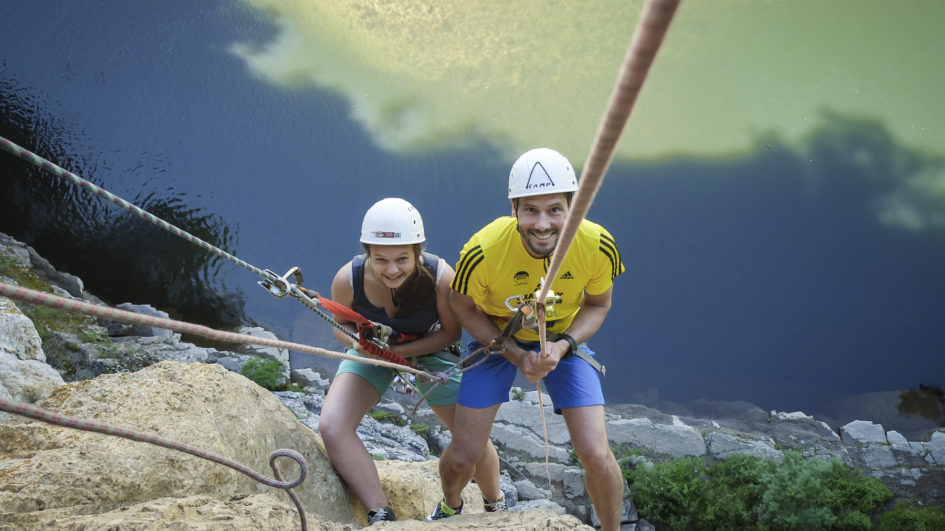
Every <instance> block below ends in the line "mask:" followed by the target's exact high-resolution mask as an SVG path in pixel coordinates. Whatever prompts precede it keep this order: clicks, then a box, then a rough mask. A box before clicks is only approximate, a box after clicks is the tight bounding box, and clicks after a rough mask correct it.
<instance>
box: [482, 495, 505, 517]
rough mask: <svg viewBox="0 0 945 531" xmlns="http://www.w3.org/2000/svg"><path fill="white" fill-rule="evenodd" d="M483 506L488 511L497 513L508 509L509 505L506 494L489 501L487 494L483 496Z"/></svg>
mask: <svg viewBox="0 0 945 531" xmlns="http://www.w3.org/2000/svg"><path fill="white" fill-rule="evenodd" d="M482 507H483V508H484V509H485V510H486V512H487V513H497V512H500V511H508V510H509V506H508V504H507V503H505V496H502V497H501V498H499V499H498V500H496V501H489V500H487V499H486V497H485V496H483V497H482Z"/></svg>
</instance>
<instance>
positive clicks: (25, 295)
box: [0, 282, 434, 378]
mask: <svg viewBox="0 0 945 531" xmlns="http://www.w3.org/2000/svg"><path fill="white" fill-rule="evenodd" d="M0 295H5V296H7V297H10V298H12V299H17V300H21V301H23V302H29V303H33V304H42V305H43V306H49V307H50V308H58V309H60V310H66V311H69V312H76V313H83V314H86V315H91V316H93V317H101V318H103V319H111V320H113V321H121V322H123V323H130V324H138V325H145V326H154V327H158V328H166V329H168V330H173V331H175V332H182V333H185V334H193V335H195V336H200V337H205V338H207V339H213V340H215V341H223V342H226V343H243V344H250V345H263V346H267V347H276V348H285V349H289V350H295V351H297V352H305V353H308V354H318V355H320V356H326V357H329V358H339V359H346V360H352V361H357V362H360V363H367V364H369V365H378V366H380V367H387V368H389V369H397V370H401V371H408V372H412V373H414V374H417V375H419V376H424V377H427V378H433V377H434V376H433V375H432V374H430V373H428V372H426V371H421V370H419V369H415V368H413V367H407V366H404V365H399V364H397V363H391V362H389V361H384V360H376V359H370V358H364V357H360V356H350V355H348V354H342V353H340V352H333V351H331V350H325V349H323V348H318V347H312V346H309V345H303V344H301V343H292V342H289V341H282V340H279V339H269V338H265V337H256V336H250V335H246V334H237V333H235V332H224V331H222V330H214V329H212V328H208V327H206V326H203V325H198V324H193V323H188V322H185V321H175V320H173V319H163V318H161V317H152V316H150V315H143V314H140V313H135V312H128V311H125V310H119V309H117V308H110V307H108V306H101V305H98V304H90V303H87V302H83V301H79V300H75V299H66V298H64V297H59V296H57V295H52V294H50V293H43V292H42V291H36V290H31V289H27V288H23V287H20V286H13V285H10V284H7V283H5V282H0Z"/></svg>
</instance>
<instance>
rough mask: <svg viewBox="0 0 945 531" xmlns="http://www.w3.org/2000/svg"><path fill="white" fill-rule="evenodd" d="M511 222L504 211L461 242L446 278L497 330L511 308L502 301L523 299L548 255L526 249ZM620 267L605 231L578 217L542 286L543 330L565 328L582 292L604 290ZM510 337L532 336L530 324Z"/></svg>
mask: <svg viewBox="0 0 945 531" xmlns="http://www.w3.org/2000/svg"><path fill="white" fill-rule="evenodd" d="M516 225H517V220H516V219H515V218H514V217H511V216H505V217H501V218H498V219H496V220H495V221H493V222H492V223H490V224H488V225H486V226H485V227H483V228H482V229H481V230H480V231H479V232H477V233H476V234H474V235H473V236H472V238H470V239H469V241H468V242H466V245H465V246H463V250H462V252H461V253H460V256H459V262H457V263H456V276H455V277H454V278H453V283H452V288H453V289H454V290H456V291H458V292H459V293H462V294H463V295H468V296H470V297H472V299H473V301H475V302H476V304H478V305H479V307H480V308H482V311H484V312H485V313H486V314H488V315H490V316H491V317H492V318H493V322H495V324H496V326H497V327H498V328H499V330H501V329H502V328H504V327H505V323H506V322H507V321H508V319H509V318H511V317H512V315H513V314H514V313H515V312H514V310H510V309H509V308H508V306H506V301H510V302H511V304H512V307H513V308H515V307H517V306H518V303H519V302H521V301H523V300H524V301H526V302H527V301H531V300H533V299H534V298H535V292H536V291H537V290H538V289H539V288H540V282H541V278H543V277H544V276H545V274H546V273H547V271H548V265H549V261H550V260H549V259H547V258H533V257H532V256H531V255H529V254H528V251H526V250H525V245H524V244H523V243H522V239H521V236H520V235H519V232H518V229H517V226H516ZM624 270H625V268H624V266H623V262H622V261H621V260H620V252H619V251H618V250H617V244H616V243H614V239H613V237H612V236H611V235H610V233H609V232H607V230H606V229H604V227H601V226H600V225H598V224H596V223H593V222H591V221H588V220H583V221H582V222H581V224H580V226H579V227H578V231H577V234H576V235H575V237H574V240H573V241H572V243H571V246H570V247H569V249H568V254H567V255H566V256H565V258H564V262H562V264H561V267H560V268H559V270H558V278H556V279H555V280H554V282H553V283H552V285H551V290H549V292H548V297H547V298H549V299H550V298H552V297H554V299H555V315H554V316H553V317H552V316H547V319H548V321H547V323H546V324H547V328H548V331H549V332H552V333H556V334H560V333H564V332H565V331H567V329H568V327H569V326H571V321H573V320H574V316H575V315H576V314H577V311H578V310H579V309H580V308H581V303H582V302H583V301H584V293H585V292H586V293H589V294H591V295H599V294H601V293H604V292H605V291H607V289H608V288H610V286H611V285H612V284H613V280H614V278H615V277H616V276H617V275H619V274H620V273H623V272H624ZM546 282H547V279H546ZM552 292H553V293H552ZM515 337H516V338H518V339H520V340H522V341H538V334H537V332H536V331H535V330H534V329H527V328H523V329H521V330H519V331H518V332H517V333H516V334H515Z"/></svg>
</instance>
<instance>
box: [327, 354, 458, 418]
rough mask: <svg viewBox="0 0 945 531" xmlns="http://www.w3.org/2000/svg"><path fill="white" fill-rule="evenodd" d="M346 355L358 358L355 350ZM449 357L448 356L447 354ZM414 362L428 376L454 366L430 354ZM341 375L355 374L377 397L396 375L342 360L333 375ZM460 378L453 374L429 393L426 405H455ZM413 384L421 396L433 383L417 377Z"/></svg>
mask: <svg viewBox="0 0 945 531" xmlns="http://www.w3.org/2000/svg"><path fill="white" fill-rule="evenodd" d="M347 354H349V355H352V356H360V354H358V352H357V351H356V350H354V349H353V348H352V349H348V351H347ZM447 355H449V354H447ZM412 359H414V360H416V361H415V362H414V363H415V365H416V368H417V369H420V370H423V371H426V372H428V373H430V374H436V373H438V372H443V371H446V370H447V369H450V368H451V367H454V366H455V365H456V364H455V363H453V362H452V361H447V360H444V359H441V358H440V357H438V356H437V355H436V354H430V355H427V356H420V357H417V358H412ZM343 373H350V374H357V375H358V376H360V377H361V378H364V379H365V380H367V381H368V383H370V384H371V385H373V386H374V388H375V389H377V392H378V394H379V395H381V396H384V393H385V392H387V389H388V388H390V384H391V383H393V381H394V377H395V376H396V374H395V373H394V370H393V369H388V368H387V367H379V366H377V365H368V364H367V363H359V362H357V361H352V360H342V361H341V365H339V366H338V371H337V372H336V373H335V376H337V375H339V374H343ZM410 374H412V373H408V372H404V373H403V375H404V376H408V375H410ZM461 378H462V374H454V375H453V376H452V377H451V378H450V379H449V382H448V383H446V384H443V385H440V386H437V388H436V389H435V390H434V391H433V392H432V393H430V396H428V397H427V400H426V402H427V404H429V405H431V406H449V405H452V404H455V403H456V395H458V394H459V382H460V379H461ZM414 384H415V385H416V386H417V389H419V390H420V393H421V396H422V395H423V394H425V393H426V392H427V391H429V390H430V387H431V386H432V384H433V382H432V381H429V380H427V379H426V378H424V377H422V376H417V379H416V382H414Z"/></svg>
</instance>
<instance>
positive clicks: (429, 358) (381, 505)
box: [318, 198, 505, 524]
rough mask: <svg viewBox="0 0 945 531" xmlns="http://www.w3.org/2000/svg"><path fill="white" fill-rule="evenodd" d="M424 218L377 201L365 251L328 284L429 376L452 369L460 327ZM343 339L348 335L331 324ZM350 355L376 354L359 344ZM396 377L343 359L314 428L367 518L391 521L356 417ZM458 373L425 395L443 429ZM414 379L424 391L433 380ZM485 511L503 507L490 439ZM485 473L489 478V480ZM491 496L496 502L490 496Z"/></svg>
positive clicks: (446, 270)
mask: <svg viewBox="0 0 945 531" xmlns="http://www.w3.org/2000/svg"><path fill="white" fill-rule="evenodd" d="M424 241H425V236H424V232H423V220H422V219H421V218H420V213H419V212H418V211H417V209H416V208H414V207H413V205H411V204H410V203H408V202H407V201H405V200H403V199H399V198H387V199H382V200H381V201H378V202H377V203H375V204H374V205H373V206H372V207H371V208H370V209H368V211H367V213H366V214H365V215H364V221H363V223H362V225H361V244H362V246H363V248H364V254H360V255H358V256H355V257H354V258H352V259H351V261H349V262H348V263H346V264H345V265H344V266H342V267H341V269H339V270H338V273H336V274H335V278H334V280H333V281H332V285H331V298H332V300H334V301H335V302H337V303H339V304H342V305H344V306H347V307H349V308H351V309H353V310H354V311H356V312H358V313H359V314H361V315H363V316H364V317H366V318H368V319H370V320H371V321H374V322H377V323H380V324H383V325H386V326H389V327H391V328H392V329H393V330H394V331H395V332H396V333H398V334H399V335H400V336H401V337H410V338H414V339H412V340H409V341H405V342H398V343H396V344H394V343H395V342H394V341H393V340H392V341H391V343H392V344H391V346H390V347H389V350H390V351H392V352H394V353H395V354H398V355H399V356H401V357H403V358H405V359H407V360H408V362H409V363H410V364H411V365H412V366H413V367H416V368H418V369H423V370H425V371H427V372H429V373H431V374H433V373H437V372H443V371H446V370H447V369H449V368H451V367H453V366H454V365H455V363H456V360H457V356H456V355H455V354H451V353H450V352H449V351H448V348H449V347H450V345H452V344H453V343H455V342H456V341H458V340H459V339H460V334H461V328H460V325H459V322H458V321H457V319H456V316H455V315H454V314H453V312H452V310H450V307H449V303H448V298H449V292H450V282H452V280H453V276H454V274H455V273H454V271H453V268H451V267H450V266H449V265H448V264H447V263H446V262H445V261H443V259H441V258H439V257H437V256H435V255H432V254H430V253H427V252H424V250H423V242H424ZM335 317H336V320H337V321H338V322H339V323H341V324H342V325H343V326H345V327H346V328H348V329H349V330H352V331H355V325H354V323H352V322H351V321H348V320H346V319H344V318H343V317H342V316H338V315H337V314H336V315H335ZM335 336H336V337H337V338H338V340H339V341H341V342H342V343H343V344H345V345H350V344H351V343H350V341H351V340H350V339H349V337H348V336H346V335H345V334H344V333H343V332H341V331H339V330H335ZM348 354H352V355H355V354H356V355H359V356H362V357H366V358H375V356H373V355H372V354H370V353H369V352H368V351H366V350H365V349H363V348H361V347H359V346H353V347H351V348H349V350H348ZM395 376H396V374H395V371H394V370H392V369H388V368H386V367H379V366H376V365H369V364H366V363H360V362H357V361H351V360H344V361H342V362H341V365H340V366H339V367H338V371H337V373H336V374H335V378H334V380H333V381H332V383H331V387H330V388H329V389H328V395H327V397H326V399H325V403H324V405H323V407H322V411H321V417H320V418H319V423H318V427H319V432H320V433H321V435H322V438H323V439H324V441H325V447H326V449H327V451H328V457H329V459H330V460H331V463H332V465H333V466H334V468H335V470H336V471H337V472H338V474H339V475H340V476H341V478H342V479H343V480H344V481H345V483H346V484H347V485H348V488H350V489H351V490H352V491H353V492H354V494H355V495H356V496H357V497H358V499H359V500H361V503H362V505H364V507H365V508H366V509H367V511H368V521H369V523H370V524H374V523H376V522H381V521H392V520H395V519H396V518H395V516H394V511H393V510H392V509H391V508H390V506H389V503H388V500H387V496H386V495H385V494H384V490H383V489H382V487H381V482H380V479H379V477H378V474H377V468H376V467H375V465H374V459H373V458H372V457H371V455H370V454H369V453H368V451H367V449H366V448H365V446H364V444H363V443H362V442H361V440H360V439H359V438H358V435H357V432H356V430H357V427H358V424H359V423H360V422H361V418H362V417H364V415H365V414H367V412H368V411H370V410H371V408H373V407H374V405H375V404H377V403H378V402H379V401H380V399H381V396H383V395H384V393H385V392H386V391H387V389H388V388H389V387H390V385H391V383H392V382H393V380H394V377H395ZM460 376H461V375H459V374H456V375H454V376H453V377H452V378H451V379H450V380H449V382H447V383H445V384H443V385H439V386H438V387H437V388H436V389H434V390H433V392H432V393H430V395H429V396H427V403H428V404H429V405H430V407H431V408H432V409H433V412H434V413H436V415H437V416H438V417H439V418H440V420H442V421H443V424H445V425H446V426H447V427H448V428H450V429H452V427H453V412H454V409H455V405H456V395H457V393H458V391H459V382H460ZM434 383H435V382H433V381H424V379H423V378H417V386H418V387H419V388H420V391H421V392H422V393H426V392H427V391H428V390H429V389H430V387H431V386H432V385H433V384H434ZM476 470H477V472H476V475H475V477H476V479H477V480H479V479H480V478H482V479H483V482H482V483H479V488H480V489H481V490H482V494H483V498H484V500H483V501H484V503H486V509H487V510H501V509H505V500H504V499H502V492H501V490H500V488H499V483H498V481H497V478H498V470H499V457H498V455H497V454H496V451H495V448H494V447H493V446H492V443H491V442H490V443H489V447H488V450H487V451H486V452H485V454H484V456H483V457H482V459H480V461H479V462H478V463H477V464H476ZM487 478H492V479H491V480H488V479H487ZM489 500H498V501H497V502H490V501H489Z"/></svg>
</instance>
